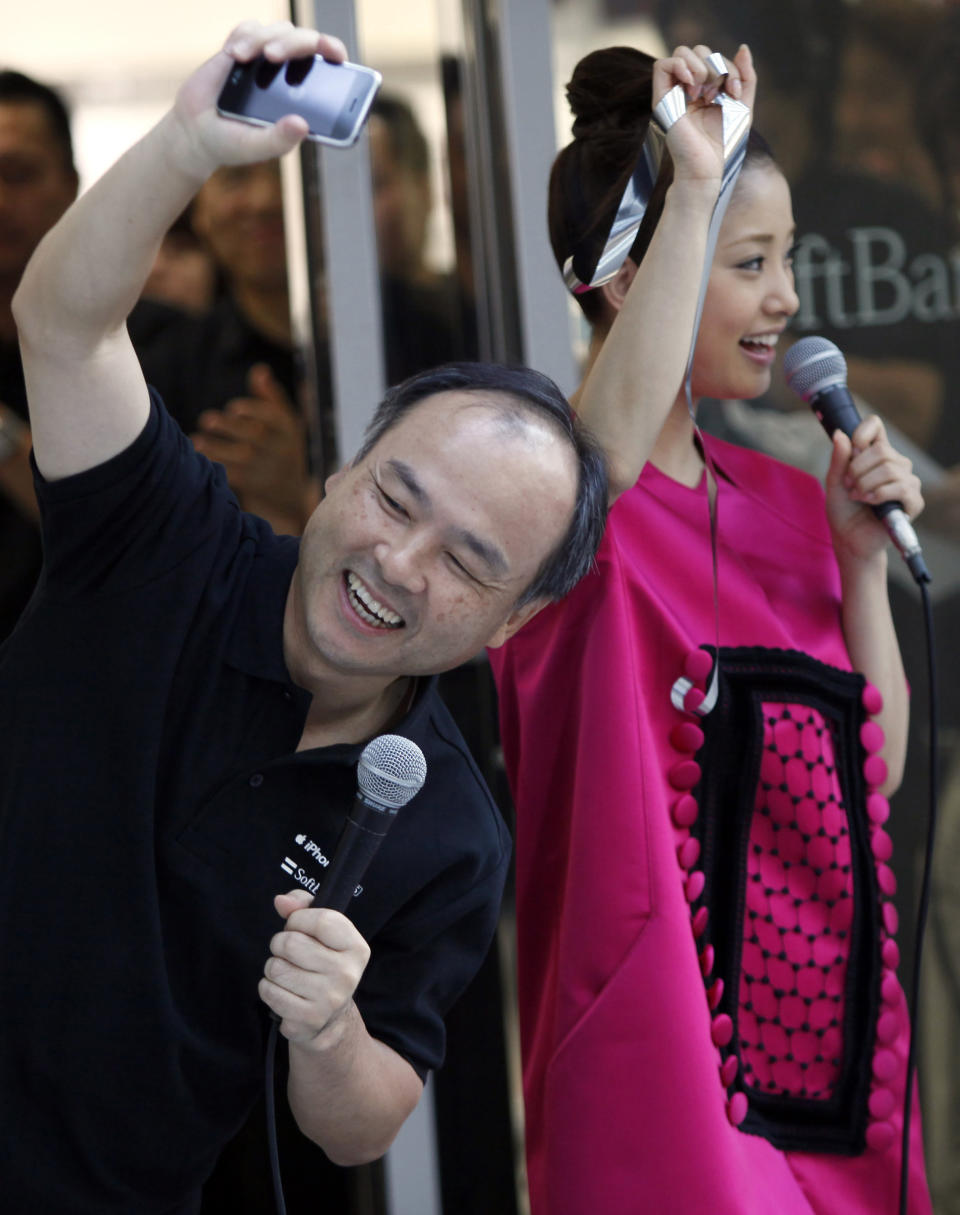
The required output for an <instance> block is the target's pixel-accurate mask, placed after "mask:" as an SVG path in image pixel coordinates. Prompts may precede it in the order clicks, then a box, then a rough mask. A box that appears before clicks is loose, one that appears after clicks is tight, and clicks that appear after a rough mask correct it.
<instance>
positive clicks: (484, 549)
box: [454, 528, 510, 574]
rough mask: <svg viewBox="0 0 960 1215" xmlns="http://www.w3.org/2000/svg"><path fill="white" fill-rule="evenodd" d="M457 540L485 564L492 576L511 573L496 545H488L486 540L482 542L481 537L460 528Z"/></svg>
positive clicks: (456, 534)
mask: <svg viewBox="0 0 960 1215" xmlns="http://www.w3.org/2000/svg"><path fill="white" fill-rule="evenodd" d="M454 535H455V537H456V538H457V540H459V541H460V543H461V544H463V545H465V546H466V547H467V548H468V549H469V550H470V551H471V552H472V553H473V554H474V555H475V556H476V557H479V559H480V560H481V561H482V562H483V563H484V565H485V566H486V567H487V569H488V570H489V571H490V573H491V574H507V573H509V572H510V567H509V566H508V565H507V559H506V557H505V556H504V555H503V553H501V551H500V550H499V549H498V548H497V547H496V545H494V544H488V543H487V542H486V540H481V539H480V537H479V536H477V535H475V534H474V533H473V532H471V531H467V530H466V528H458V529H457V531H456V532H455V533H454Z"/></svg>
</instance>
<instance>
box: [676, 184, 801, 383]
mask: <svg viewBox="0 0 960 1215" xmlns="http://www.w3.org/2000/svg"><path fill="white" fill-rule="evenodd" d="M795 231H796V225H795V224H794V220H793V207H792V204H791V201H790V187H789V186H788V185H787V182H786V178H785V177H784V176H783V174H782V173H781V172H780V170H779V169H777V168H776V166H775V165H773V164H772V163H770V162H763V163H761V164H757V165H749V164H748V165H747V166H746V167H745V168H744V169H743V171H742V172H741V175H740V179H739V181H738V182H737V186H736V190H735V193H734V196H733V198H732V199H731V201H730V207H729V209H728V211H727V214H726V216H725V217H724V220H723V224H722V225H721V228H720V235H719V238H718V240H717V248H716V252H715V254H714V259H713V266H712V267H711V270H710V279H709V283H708V286H707V294H706V298H705V299H704V304H703V316H702V317H701V321H700V332H699V335H698V338H697V349H696V354H695V356H694V363H693V393H694V396H695V397H716V398H720V399H723V398H725V397H733V398H740V399H744V400H750V399H752V398H753V397H757V396H759V395H760V394H761V393H763V392H765V391H766V390H767V388H768V387H769V386H770V369H771V367H772V365H773V361H774V357H775V354H776V346H777V339H778V338H779V336H780V334H781V333H782V332H783V330H784V328H785V327H786V325H787V322H788V321H789V319H790V317H791V316H793V314H794V313H795V312H796V310H797V307H798V300H797V293H796V291H795V290H794V285H793V246H794V239H795Z"/></svg>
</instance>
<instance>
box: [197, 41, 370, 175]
mask: <svg viewBox="0 0 960 1215" xmlns="http://www.w3.org/2000/svg"><path fill="white" fill-rule="evenodd" d="M346 53H347V52H346V47H345V46H344V45H343V43H342V42H341V41H340V39H339V38H334V37H332V36H331V35H329V34H320V33H317V31H316V30H310V29H304V28H302V27H298V26H294V25H291V24H290V22H289V21H281V22H276V23H274V24H271V25H261V24H260V23H259V22H257V21H244V22H242V23H241V24H240V25H238V26H237V27H236V29H234V30H233V32H232V33H231V34H230V35H229V36H228V38H227V40H226V42H225V43H224V46H223V49H222V50H221V51H219V52H218V53H217V54H216V55H214V56H213V58H211V59H208V60H207V62H206V63H204V64H203V65H202V66H201V67H199V68H198V69H197V70H196V71H195V72H194V73H193V75H192V76H190V77H189V79H188V80H187V81H185V83H184V84H183V85H182V86H181V88H180V90H179V91H178V93H177V99H176V102H175V104H174V109H173V115H174V118H175V119H176V120H177V125H178V127H179V129H180V132H181V134H182V135H183V136H184V137H185V139H186V144H185V146H184V148H183V149H182V150H181V155H182V157H183V160H182V163H183V167H184V169H185V171H187V172H188V173H190V174H192V175H194V176H196V177H197V179H198V180H200V181H203V180H206V178H207V177H208V176H209V175H210V174H211V173H212V172H213V171H214V169H217V168H219V167H220V166H221V165H228V164H253V163H256V162H257V161H261V160H270V159H272V158H273V157H276V156H282V155H284V153H286V152H289V151H291V150H292V149H293V148H295V147H296V146H297V144H299V143H300V142H301V141H302V140H303V139H305V138H306V137H307V135H308V133H309V128H308V124H307V122H306V120H305V119H304V118H302V117H301V116H299V115H297V114H294V113H290V114H288V115H285V116H283V117H282V118H281V119H280V120H279V121H278V122H276V123H272V124H271V125H269V126H253V125H250V124H248V123H243V122H234V121H230V120H229V119H225V118H223V117H222V116H221V115H220V114H219V113H218V110H217V100H218V98H219V95H220V91H221V89H222V88H223V86H224V83H225V82H226V80H227V78H228V76H229V74H230V72H231V71H232V70H233V68H234V66H235V65H236V64H238V63H241V64H242V63H249V62H251V61H252V60H254V59H256V58H257V56H259V55H262V56H263V57H264V58H265V59H266V60H268V61H270V62H272V63H278V64H283V63H286V62H287V61H288V60H291V59H299V58H303V57H304V56H310V55H322V56H323V58H324V59H326V60H328V61H329V62H331V63H342V62H343V60H344V59H345V58H346Z"/></svg>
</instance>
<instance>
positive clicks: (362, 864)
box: [314, 795, 396, 911]
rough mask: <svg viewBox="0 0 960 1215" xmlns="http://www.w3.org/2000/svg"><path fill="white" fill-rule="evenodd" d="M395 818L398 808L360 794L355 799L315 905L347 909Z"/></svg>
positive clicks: (338, 909) (332, 908)
mask: <svg viewBox="0 0 960 1215" xmlns="http://www.w3.org/2000/svg"><path fill="white" fill-rule="evenodd" d="M395 818H396V812H395V811H391V810H390V809H389V808H386V807H382V806H379V805H377V804H376V803H374V802H372V801H369V800H367V799H366V798H364V797H362V796H361V795H358V796H357V798H356V800H355V801H354V803H353V809H352V810H351V812H350V814H349V816H348V817H347V820H346V822H345V823H344V824H343V829H342V830H341V832H340V838H339V839H338V840H337V846H336V848H335V849H334V852H333V856H332V857H331V858H330V864H329V865H328V866H327V868H326V870H325V871H324V875H323V878H322V880H321V883H320V889H319V890H318V891H317V893H316V896H315V898H314V906H315V907H329V908H330V909H331V910H332V911H345V910H346V909H347V907H348V905H349V903H350V900H351V899H352V898H353V894H354V891H355V890H356V888H357V886H358V885H359V883H360V881H361V880H362V878H363V875H364V873H366V870H367V866H368V865H369V864H370V862H371V861H372V860H373V857H374V853H375V852H376V851H377V849H378V848H379V847H380V844H381V842H382V841H383V837H384V836H385V835H386V834H387V830H388V829H389V827H390V825H391V824H392V823H393V821H394V819H395Z"/></svg>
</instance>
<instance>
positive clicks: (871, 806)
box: [867, 793, 890, 827]
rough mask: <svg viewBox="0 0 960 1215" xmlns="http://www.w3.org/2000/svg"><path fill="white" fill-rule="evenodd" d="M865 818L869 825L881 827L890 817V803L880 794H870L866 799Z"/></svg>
mask: <svg viewBox="0 0 960 1215" xmlns="http://www.w3.org/2000/svg"><path fill="white" fill-rule="evenodd" d="M867 816H868V818H869V819H870V822H871V823H876V824H877V826H878V827H881V826H882V825H883V824H884V823H885V822H886V821H887V819H888V818H889V817H890V803H889V802H888V801H887V799H886V798H885V797H884V796H883V794H882V793H871V794H869V796H868V797H867Z"/></svg>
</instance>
